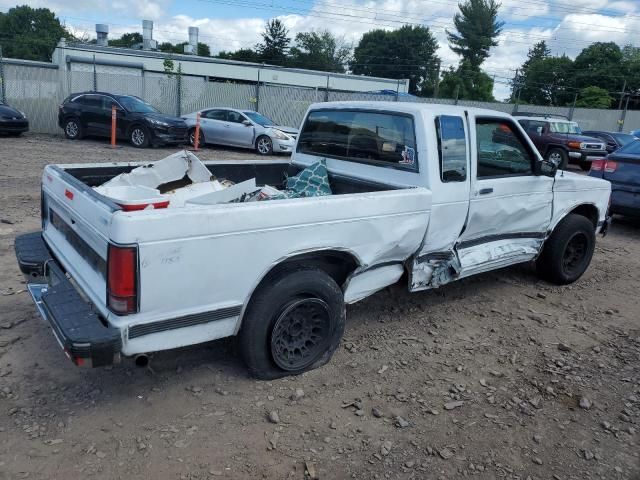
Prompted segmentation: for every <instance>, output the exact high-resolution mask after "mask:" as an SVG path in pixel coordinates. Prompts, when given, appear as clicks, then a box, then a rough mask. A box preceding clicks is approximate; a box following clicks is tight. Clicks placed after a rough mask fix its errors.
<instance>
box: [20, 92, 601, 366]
mask: <svg viewBox="0 0 640 480" xmlns="http://www.w3.org/2000/svg"><path fill="white" fill-rule="evenodd" d="M322 160H324V162H326V165H327V168H328V172H329V183H330V187H331V195H325V196H313V197H304V198H286V199H279V200H269V201H257V202H234V203H219V204H212V205H207V204H186V205H185V206H184V207H183V208H173V209H172V208H165V209H145V210H140V211H127V210H126V209H123V208H122V207H120V206H119V205H117V204H116V203H114V202H113V201H112V200H110V199H109V198H107V197H105V196H103V195H101V194H100V193H98V191H96V190H95V189H94V187H96V186H99V185H102V184H103V183H104V182H106V181H109V180H110V179H112V178H113V177H115V176H117V175H119V174H122V173H126V172H130V171H131V170H132V169H134V168H135V167H138V166H139V165H140V164H137V163H136V164H133V163H126V164H125V163H122V164H113V163H110V164H97V165H96V164H73V165H49V166H47V167H46V168H45V170H44V173H43V177H42V231H41V232H37V233H33V234H27V235H24V236H22V237H18V238H17V239H16V242H15V250H16V255H17V258H18V262H19V264H20V267H21V270H22V271H23V272H24V273H25V274H26V275H27V276H29V278H30V280H29V285H28V286H29V290H30V292H31V294H32V296H33V298H34V301H35V303H36V305H37V307H38V309H39V311H40V313H41V315H42V316H43V317H44V318H45V319H46V320H47V321H48V322H49V323H50V325H51V327H52V329H53V332H54V333H55V336H56V338H57V339H58V342H59V343H60V345H61V346H62V347H63V348H64V350H65V352H66V354H67V355H68V356H69V357H70V358H71V360H73V362H74V363H75V364H77V365H88V366H94V367H95V366H102V365H107V364H111V363H114V362H117V361H119V360H120V359H121V356H139V355H142V356H145V355H146V354H148V353H151V352H155V351H160V350H165V349H172V348H176V347H182V346H185V345H192V344H197V343H201V342H208V341H211V340H215V339H219V338H222V337H228V336H234V335H235V336H237V340H238V343H239V349H240V352H241V353H242V356H243V358H244V360H245V362H246V364H247V366H248V368H249V370H250V372H251V373H252V374H253V375H255V376H257V377H259V378H277V377H280V376H284V375H290V374H298V373H301V372H303V371H306V370H309V369H312V368H316V367H318V366H321V365H323V364H325V363H326V362H327V361H329V359H330V358H331V356H332V354H333V353H334V351H335V350H336V348H337V346H338V344H339V342H340V338H341V336H342V333H343V331H344V326H345V305H346V304H350V303H354V302H357V301H359V300H361V299H363V298H365V297H367V296H368V295H371V294H373V293H374V292H376V291H378V290H380V289H382V288H384V287H386V286H388V285H391V284H393V283H396V282H398V281H399V280H400V279H401V278H402V277H403V274H404V273H406V274H407V276H406V278H407V279H408V289H409V290H410V291H412V292H414V291H420V290H425V289H430V288H435V287H439V286H441V285H444V284H446V283H449V282H452V281H454V280H457V279H460V278H463V277H467V276H469V275H474V274H477V273H481V272H486V271H489V270H495V269H499V268H503V267H506V266H508V265H513V264H516V263H522V262H529V261H533V260H535V261H536V268H537V270H538V272H539V273H540V274H541V275H542V276H543V278H545V279H547V280H548V281H551V282H555V283H558V284H566V283H570V282H573V281H575V280H577V279H578V278H579V277H580V276H581V275H582V274H583V273H584V272H585V270H586V269H587V267H588V265H589V263H590V261H591V258H592V255H593V252H594V247H595V238H596V233H603V234H604V233H605V232H606V228H607V226H608V223H609V217H608V216H607V208H608V204H609V196H610V192H611V189H610V184H609V183H608V182H606V181H603V180H599V179H595V178H590V177H587V176H582V175H578V174H574V173H570V172H562V171H559V172H557V171H556V167H555V165H554V164H552V163H550V162H547V161H545V160H543V159H542V158H541V156H540V155H539V153H538V152H537V150H536V148H535V147H534V145H533V144H532V143H531V141H530V140H529V138H528V137H527V135H526V133H525V132H524V131H523V130H522V128H521V127H520V125H519V124H518V123H517V122H516V121H514V119H513V118H512V117H511V116H510V115H507V114H504V113H500V112H497V111H492V110H485V109H474V108H466V107H459V106H446V105H435V104H433V105H425V104H416V103H401V102H398V103H393V102H344V103H342V102H341V103H321V104H315V105H312V106H311V107H310V108H309V110H308V112H307V114H306V116H305V119H304V121H303V124H302V128H301V132H300V136H299V138H298V141H297V145H296V149H295V153H294V155H293V157H292V158H291V160H290V161H265V160H256V161H255V162H247V161H228V162H207V163H206V168H207V169H208V170H209V171H210V172H211V174H212V175H214V176H215V177H216V178H218V179H227V180H230V181H232V182H243V181H246V180H248V179H253V178H255V180H256V182H257V185H270V186H275V187H280V186H281V185H282V184H283V181H284V179H285V176H287V175H289V176H290V175H295V174H297V173H299V172H300V171H302V170H303V169H305V168H306V167H309V166H310V165H313V164H315V163H317V162H318V161H321V163H324V162H322ZM140 358H144V357H140Z"/></svg>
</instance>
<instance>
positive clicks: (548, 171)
mask: <svg viewBox="0 0 640 480" xmlns="http://www.w3.org/2000/svg"><path fill="white" fill-rule="evenodd" d="M557 171H558V166H557V165H556V164H555V163H553V162H552V161H550V160H542V161H541V162H539V163H538V175H544V176H545V177H555V176H556V172H557Z"/></svg>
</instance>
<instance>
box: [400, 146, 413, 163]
mask: <svg viewBox="0 0 640 480" xmlns="http://www.w3.org/2000/svg"><path fill="white" fill-rule="evenodd" d="M400 163H401V164H403V165H415V163H416V151H415V149H413V148H411V147H409V146H407V145H405V146H404V150H403V151H402V160H400Z"/></svg>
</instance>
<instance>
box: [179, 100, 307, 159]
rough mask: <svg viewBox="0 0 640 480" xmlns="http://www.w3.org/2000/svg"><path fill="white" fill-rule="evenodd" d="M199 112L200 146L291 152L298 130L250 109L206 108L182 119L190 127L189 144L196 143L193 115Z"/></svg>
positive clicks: (194, 116)
mask: <svg viewBox="0 0 640 480" xmlns="http://www.w3.org/2000/svg"><path fill="white" fill-rule="evenodd" d="M198 113H200V139H199V144H200V145H205V144H207V143H210V144H216V145H229V146H231V147H243V148H251V149H255V150H256V151H257V152H258V153H259V154H260V155H271V154H272V153H274V152H275V153H291V152H293V149H294V147H295V144H296V139H297V138H298V129H297V128H291V127H282V126H278V125H277V124H276V122H274V121H273V120H271V119H269V118H267V117H265V116H264V115H261V114H259V113H258V112H254V111H252V110H237V109H234V108H217V107H216V108H209V109H206V110H201V111H200V112H193V113H190V114H188V115H185V116H183V117H182V118H183V119H184V121H185V122H187V125H188V126H189V142H190V143H191V144H192V145H193V144H194V143H195V135H196V128H195V127H196V116H197V114H198Z"/></svg>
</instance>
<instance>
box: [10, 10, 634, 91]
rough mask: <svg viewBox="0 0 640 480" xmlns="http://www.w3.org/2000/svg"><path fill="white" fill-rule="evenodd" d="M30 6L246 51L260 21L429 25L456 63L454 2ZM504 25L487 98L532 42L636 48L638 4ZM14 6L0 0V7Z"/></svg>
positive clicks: (82, 29)
mask: <svg viewBox="0 0 640 480" xmlns="http://www.w3.org/2000/svg"><path fill="white" fill-rule="evenodd" d="M23 3H27V4H29V5H30V6H32V7H47V8H49V9H51V10H53V11H54V12H55V13H56V15H57V16H58V17H59V18H60V19H61V20H62V21H63V23H64V24H65V25H66V26H67V27H68V28H69V29H71V30H72V31H74V32H75V33H76V34H78V35H85V36H86V37H88V38H93V37H95V23H106V24H108V25H109V30H110V33H109V37H110V38H117V37H119V36H120V35H121V34H122V33H124V32H131V31H141V30H142V27H141V21H142V19H148V20H153V21H154V31H153V37H154V38H155V39H156V40H158V41H159V42H162V41H170V42H172V43H178V42H182V41H186V40H187V38H188V27H189V26H196V27H199V28H200V41H201V42H204V43H207V44H208V45H209V46H210V47H211V50H212V52H214V53H215V52H218V51H220V50H236V49H238V48H250V47H252V46H254V45H255V44H256V43H258V42H259V41H260V33H261V32H262V31H263V30H264V25H265V22H266V21H267V20H268V19H270V18H273V17H278V18H280V19H281V20H282V21H283V22H284V24H285V26H286V27H287V28H288V29H289V31H290V34H291V37H294V36H295V34H296V33H298V32H303V31H310V30H324V29H326V30H329V31H331V32H332V33H334V34H335V35H337V36H340V37H343V38H344V40H345V41H346V42H347V43H352V44H354V45H355V44H357V42H358V40H359V39H360V37H361V36H362V34H363V33H365V32H367V31H369V30H372V29H376V28H384V29H394V28H398V27H400V26H402V25H403V24H407V23H409V24H421V25H425V26H428V27H429V28H430V29H431V31H432V32H433V34H434V35H435V37H436V38H437V40H438V42H439V45H440V48H439V49H438V52H437V53H438V55H439V56H440V57H441V58H442V64H443V67H446V66H449V65H456V64H457V62H458V60H459V58H458V57H457V55H455V54H454V53H453V52H452V51H451V50H450V49H449V47H448V45H447V41H446V33H445V30H446V29H451V28H452V17H453V15H454V13H455V12H456V11H457V10H458V8H457V3H458V1H457V0H181V1H177V0H136V1H131V0H129V1H127V0H83V1H81V2H79V1H78V0H35V1H30V2H21V3H20V4H23ZM501 4H502V6H501V8H500V15H499V19H500V20H502V21H504V22H505V25H504V27H503V32H502V34H501V35H500V37H499V42H500V44H499V46H498V47H495V48H493V49H492V51H491V56H490V57H489V59H488V60H487V61H486V62H485V64H484V65H483V69H484V71H485V72H486V73H487V74H489V75H491V76H492V77H494V79H495V88H494V95H495V97H496V98H497V99H498V100H503V99H505V98H506V97H508V95H509V91H510V87H509V85H508V80H509V79H510V78H512V77H513V75H514V72H515V69H516V68H518V67H519V66H520V65H521V64H522V62H523V61H524V60H525V58H526V55H527V51H528V50H529V48H530V47H531V46H532V45H533V44H534V43H536V42H538V41H540V40H546V41H547V44H548V45H549V47H550V48H551V50H552V53H553V54H555V55H561V54H566V55H568V56H570V57H572V58H574V57H575V56H576V55H577V54H578V53H579V52H580V50H582V48H584V47H586V46H588V45H589V44H590V43H592V42H596V41H606V42H608V41H615V42H616V43H618V44H620V45H625V44H629V43H635V44H636V46H640V0H526V1H522V0H502V1H501ZM14 6H16V3H15V0H0V10H1V11H6V10H8V9H9V8H11V7H14Z"/></svg>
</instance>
